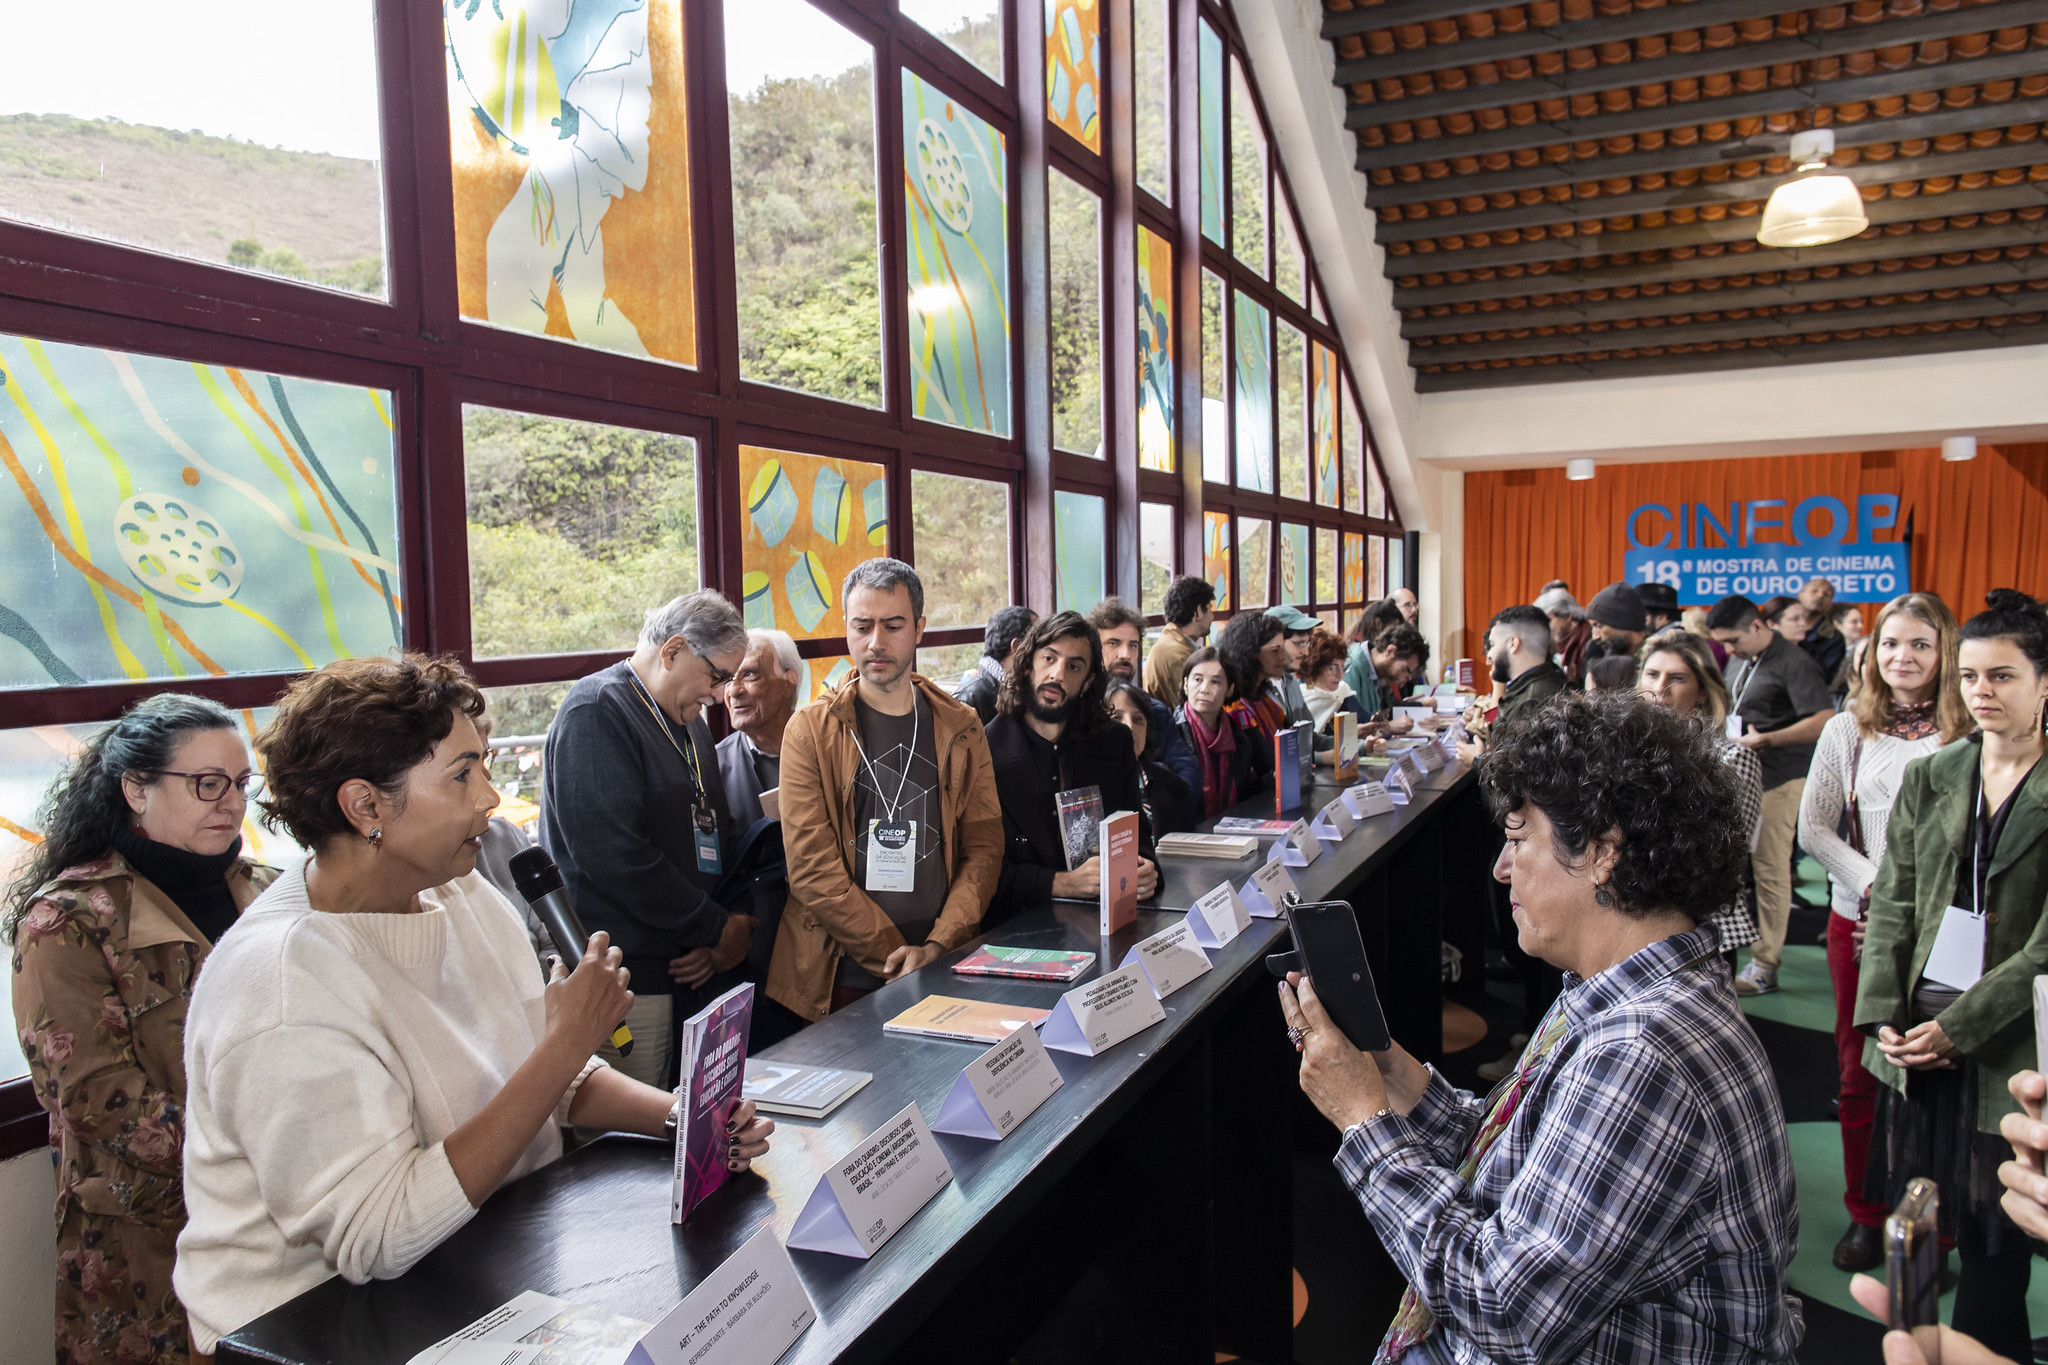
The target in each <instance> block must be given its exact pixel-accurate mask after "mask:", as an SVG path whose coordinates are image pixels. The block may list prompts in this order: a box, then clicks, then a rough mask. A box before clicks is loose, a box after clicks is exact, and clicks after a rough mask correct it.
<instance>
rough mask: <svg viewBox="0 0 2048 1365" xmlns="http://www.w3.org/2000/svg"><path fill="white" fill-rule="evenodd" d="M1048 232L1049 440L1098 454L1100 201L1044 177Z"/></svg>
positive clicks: (1055, 177)
mask: <svg viewBox="0 0 2048 1365" xmlns="http://www.w3.org/2000/svg"><path fill="white" fill-rule="evenodd" d="M1046 194H1047V199H1046V214H1047V217H1048V219H1049V220H1050V226H1051V231H1050V232H1049V233H1048V242H1047V245H1048V247H1049V248H1050V252H1049V255H1050V262H1051V269H1050V273H1049V284H1050V293H1051V296H1052V297H1051V300H1050V307H1049V312H1050V319H1049V321H1050V325H1051V330H1052V364H1051V384H1052V443H1053V444H1054V445H1056V446H1058V447H1059V448H1060V449H1061V450H1071V451H1073V452H1074V453H1075V454H1077V455H1089V456H1093V457H1094V458H1096V459H1100V458H1101V457H1102V226H1101V224H1102V200H1101V199H1100V198H1099V197H1098V196H1097V195H1096V194H1095V193H1094V192H1093V191H1092V190H1089V189H1086V188H1084V187H1083V186H1081V185H1078V184H1076V183H1074V182H1073V181H1072V180H1069V179H1068V178H1067V177H1066V176H1064V175H1062V174H1061V173H1060V172H1058V171H1056V170H1055V171H1049V172H1047V176H1046Z"/></svg>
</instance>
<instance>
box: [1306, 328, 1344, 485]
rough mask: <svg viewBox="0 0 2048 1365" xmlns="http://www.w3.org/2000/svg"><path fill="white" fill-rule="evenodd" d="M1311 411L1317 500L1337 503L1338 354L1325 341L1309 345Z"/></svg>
mask: <svg viewBox="0 0 2048 1365" xmlns="http://www.w3.org/2000/svg"><path fill="white" fill-rule="evenodd" d="M1309 388H1310V393H1311V397H1310V400H1309V412H1310V414H1311V417H1312V419H1313V425H1312V426H1311V427H1310V434H1311V436H1312V437H1313V438H1314V450H1315V470H1316V473H1315V479H1316V501H1317V502H1319V503H1321V504H1322V505H1323V506H1325V507H1335V506H1336V505H1337V465H1338V460H1337V353H1336V352H1335V351H1333V350H1331V349H1330V348H1329V347H1327V346H1325V345H1323V343H1322V342H1320V341H1318V342H1314V343H1312V344H1311V345H1310V347H1309Z"/></svg>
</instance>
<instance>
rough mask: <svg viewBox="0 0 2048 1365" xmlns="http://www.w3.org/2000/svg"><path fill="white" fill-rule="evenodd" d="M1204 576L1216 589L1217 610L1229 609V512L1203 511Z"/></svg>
mask: <svg viewBox="0 0 2048 1365" xmlns="http://www.w3.org/2000/svg"><path fill="white" fill-rule="evenodd" d="M1202 576H1203V577H1204V578H1206V579H1208V580H1209V586H1210V587H1211V588H1214V589H1215V590H1216V602H1215V607H1216V610H1217V611H1229V610H1230V608H1231V601H1232V598H1231V594H1230V514H1229V513H1228V512H1204V513H1202Z"/></svg>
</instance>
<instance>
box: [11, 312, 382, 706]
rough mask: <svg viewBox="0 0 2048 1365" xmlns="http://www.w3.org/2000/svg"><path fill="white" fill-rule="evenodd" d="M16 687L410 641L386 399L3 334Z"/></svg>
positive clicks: (184, 673) (174, 673)
mask: <svg viewBox="0 0 2048 1365" xmlns="http://www.w3.org/2000/svg"><path fill="white" fill-rule="evenodd" d="M0 391H4V393H5V395H6V397H5V400H4V401H0V463H4V464H5V466H6V469H7V473H8V475H9V476H10V477H9V480H8V482H7V483H6V484H0V565H4V566H5V567H6V569H7V574H6V577H5V579H4V580H0V582H4V584H5V587H4V589H0V594H4V595H0V636H5V637H6V638H7V639H9V640H11V641H12V642H13V645H14V646H15V647H13V648H6V647H0V688H5V687H43V686H48V685H49V684H51V683H62V684H75V683H88V682H122V681H129V680H136V681H140V680H144V679H156V678H163V679H172V678H204V677H222V676H227V675H230V674H237V673H289V672H297V671H299V670H301V669H311V668H317V667H319V666H320V665H321V664H323V663H327V662H328V661H330V660H333V659H339V658H347V657H349V656H351V655H358V654H385V653H389V652H391V651H393V650H395V649H397V648H398V646H399V643H400V639H401V627H400V607H401V602H400V591H399V589H400V583H401V578H400V574H399V566H398V521H397V510H396V498H395V487H396V482H395V479H394V477H393V469H392V461H393V458H394V454H393V452H394V445H393V442H392V434H391V424H392V416H393V413H392V400H391V394H390V393H389V392H388V391H386V390H383V389H367V388H360V387H356V386H353V385H346V384H323V383H316V382H314V381H312V380H306V379H296V378H291V377H288V376H283V375H274V374H264V373H262V372H260V371H253V370H241V369H237V368H235V367H233V366H219V365H198V364H186V363H184V362H182V361H176V360H165V359H160V358H157V357H154V356H143V355H132V354H130V353H128V352H125V351H115V350H102V349H99V348H95V347H86V346H67V345H61V344H58V343H56V342H42V341H36V340H33V339H30V338H26V337H18V336H11V335H5V334H0Z"/></svg>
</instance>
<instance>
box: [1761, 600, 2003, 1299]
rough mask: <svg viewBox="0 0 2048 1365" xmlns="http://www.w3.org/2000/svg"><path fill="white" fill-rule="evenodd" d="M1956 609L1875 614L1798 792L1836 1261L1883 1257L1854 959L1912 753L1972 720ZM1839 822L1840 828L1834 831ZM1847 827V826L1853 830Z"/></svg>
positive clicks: (1927, 605)
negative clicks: (1824, 882)
mask: <svg viewBox="0 0 2048 1365" xmlns="http://www.w3.org/2000/svg"><path fill="white" fill-rule="evenodd" d="M1955 658H1956V621H1955V617H1953V616H1952V615H1950V614H1949V610H1948V607H1947V606H1945V605H1944V604H1943V603H1942V601H1941V599H1940V598H1938V597H1931V596H1929V595H1928V594H1926V593H1908V594H1906V595H1905V596H1903V597H1895V598H1893V599H1892V600H1891V601H1890V602H1888V603H1886V604H1885V607H1884V610H1882V611H1880V612H1879V613H1878V614H1877V648H1876V652H1875V654H1873V655H1871V656H1870V676H1869V678H1868V679H1867V681H1866V684H1865V686H1864V687H1863V688H1862V690H1861V691H1860V692H1859V693H1858V694H1857V698H1856V705H1855V707H1854V709H1853V710H1850V711H1848V712H1845V713H1843V714H1841V715H1838V716H1836V717H1835V718H1834V719H1832V720H1830V721H1829V722H1828V723H1827V725H1826V726H1825V727H1823V728H1822V730H1821V732H1820V742H1819V743H1818V744H1816V745H1815V746H1814V751H1813V764H1812V766H1811V767H1810V768H1808V770H1807V777H1806V792H1805V794H1804V795H1803V796H1802V797H1801V798H1800V801H1799V843H1800V846H1801V847H1803V848H1804V849H1805V850H1806V851H1807V852H1808V853H1811V854H1812V855H1813V856H1814V857H1815V858H1816V859H1818V860H1819V862H1820V865H1821V866H1822V867H1824V868H1826V869H1827V873H1828V884H1829V887H1830V899H1831V901H1832V902H1833V907H1832V908H1833V911H1834V913H1832V914H1830V915H1829V916H1828V936H1827V946H1828V977H1829V979H1830V980H1831V981H1832V982H1833V984H1834V993H1835V1051H1836V1054H1837V1064H1838V1068H1839V1071H1840V1077H1841V1092H1840V1093H1841V1123H1842V1168H1843V1172H1844V1174H1845V1175H1846V1176H1847V1177H1848V1188H1847V1192H1846V1193H1845V1194H1844V1196H1843V1198H1844V1201H1845V1202H1846V1203H1847V1204H1848V1206H1849V1230H1848V1231H1847V1232H1845V1233H1844V1234H1843V1235H1842V1239H1841V1241H1840V1242H1839V1243H1837V1244H1836V1246H1835V1252H1834V1261H1835V1268H1836V1269H1838V1270H1868V1269H1870V1268H1871V1267H1872V1266H1874V1265H1876V1264H1877V1263H1878V1262H1879V1261H1880V1260H1882V1259H1883V1255H1884V1248H1883V1247H1882V1245H1880V1235H1881V1233H1882V1231H1883V1228H1884V1219H1885V1214H1886V1213H1888V1212H1889V1209H1888V1208H1887V1207H1886V1206H1885V1205H1883V1204H1881V1203H1879V1202H1877V1201H1876V1200H1874V1199H1871V1198H1869V1197H1868V1196H1866V1195H1865V1194H1864V1192H1863V1183H1864V1169H1865V1163H1866V1161H1867V1160H1868V1158H1869V1155H1870V1132H1871V1117H1872V1115H1873V1114H1874V1112H1875V1108H1876V1104H1877V1081H1876V1079H1875V1078H1874V1077H1872V1076H1871V1074H1870V1072H1869V1071H1868V1070H1867V1069H1865V1067H1864V1065H1863V1042H1864V1039H1863V1035H1862V1034H1861V1033H1859V1032H1857V1031H1856V1027H1855V1024H1854V1022H1853V1019H1854V1016H1855V1013H1856V983H1857V977H1858V963H1859V961H1860V959H1861V958H1862V955H1863V933H1864V924H1865V921H1866V919H1867V918H1868V914H1869V909H1870V892H1871V887H1872V885H1873V884H1874V883H1875V882H1876V880H1877V870H1878V867H1879V866H1880V865H1881V864H1882V863H1883V862H1884V849H1885V830H1886V828H1887V826H1888V824H1889V822H1890V819H1891V809H1892V801H1893V799H1894V798H1895V797H1897V795H1898V793H1899V781H1900V779H1901V778H1902V777H1903V776H1904V774H1905V771H1906V765H1907V764H1908V763H1911V762H1912V761H1913V760H1914V759H1917V758H1925V757H1926V756H1927V755H1929V754H1931V753H1933V752H1934V751H1935V750H1937V749H1939V748H1941V746H1942V745H1944V744H1949V743H1952V742H1954V741H1955V740H1956V739H1958V738H1960V737H1961V736H1962V735H1963V733H1964V732H1965V731H1967V730H1968V729H1969V728H1970V717H1969V713H1968V712H1967V711H1966V710H1964V708H1963V695H1962V692H1961V691H1960V690H1959V689H1958V688H1957V687H1956V677H1955ZM1838 830H1840V831H1842V832H1841V833H1838V832H1837V831H1838ZM1845 836H1846V837H1845Z"/></svg>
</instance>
